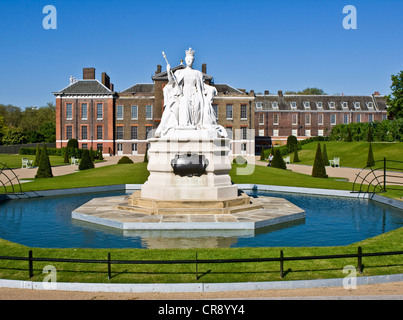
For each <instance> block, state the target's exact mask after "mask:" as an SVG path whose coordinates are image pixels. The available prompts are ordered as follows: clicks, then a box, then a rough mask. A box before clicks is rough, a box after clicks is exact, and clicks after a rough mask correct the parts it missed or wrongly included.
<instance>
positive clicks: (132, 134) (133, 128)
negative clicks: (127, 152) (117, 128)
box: [131, 126, 138, 140]
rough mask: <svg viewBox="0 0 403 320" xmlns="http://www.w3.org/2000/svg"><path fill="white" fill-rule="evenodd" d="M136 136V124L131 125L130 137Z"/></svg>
mask: <svg viewBox="0 0 403 320" xmlns="http://www.w3.org/2000/svg"><path fill="white" fill-rule="evenodd" d="M137 136H138V132H137V126H132V127H131V139H132V140H137Z"/></svg>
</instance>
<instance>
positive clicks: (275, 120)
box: [273, 113, 279, 125]
mask: <svg viewBox="0 0 403 320" xmlns="http://www.w3.org/2000/svg"><path fill="white" fill-rule="evenodd" d="M278 118H279V116H278V113H274V114H273V124H274V125H278Z"/></svg>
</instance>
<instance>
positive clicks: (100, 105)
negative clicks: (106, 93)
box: [97, 103, 104, 120]
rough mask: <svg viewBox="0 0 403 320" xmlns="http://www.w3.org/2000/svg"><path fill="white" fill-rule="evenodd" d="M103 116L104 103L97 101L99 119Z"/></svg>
mask: <svg viewBox="0 0 403 320" xmlns="http://www.w3.org/2000/svg"><path fill="white" fill-rule="evenodd" d="M100 113H101V117H99V114H100ZM103 117H104V104H103V103H97V120H102V119H103Z"/></svg>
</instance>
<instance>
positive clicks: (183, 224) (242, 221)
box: [72, 196, 305, 230]
mask: <svg viewBox="0 0 403 320" xmlns="http://www.w3.org/2000/svg"><path fill="white" fill-rule="evenodd" d="M251 200H252V204H253V205H255V206H257V207H255V208H250V210H245V209H244V210H239V211H237V212H233V213H230V214H212V213H210V214H206V213H202V214H199V213H191V212H189V211H185V210H184V211H182V212H177V213H175V214H174V213H172V214H149V213H146V212H140V211H137V210H135V209H133V208H131V209H130V208H128V207H130V205H129V196H116V197H108V198H95V199H92V200H90V201H89V202H87V203H86V204H84V205H82V206H81V207H79V208H77V209H75V210H74V211H73V213H72V218H73V219H76V220H81V221H86V222H91V223H95V224H99V225H104V226H109V227H113V228H118V229H122V230H254V229H257V228H263V227H266V226H272V225H277V224H280V223H284V222H290V221H295V220H300V219H303V218H304V217H305V212H304V210H302V209H301V208H299V207H297V206H295V205H294V204H292V203H290V202H289V201H287V200H285V199H281V198H273V197H261V196H259V197H257V198H251Z"/></svg>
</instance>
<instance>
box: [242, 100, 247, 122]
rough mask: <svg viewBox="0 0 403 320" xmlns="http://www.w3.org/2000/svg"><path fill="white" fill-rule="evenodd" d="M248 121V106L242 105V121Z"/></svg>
mask: <svg viewBox="0 0 403 320" xmlns="http://www.w3.org/2000/svg"><path fill="white" fill-rule="evenodd" d="M246 119H248V112H247V105H246V104H241V120H246Z"/></svg>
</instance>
